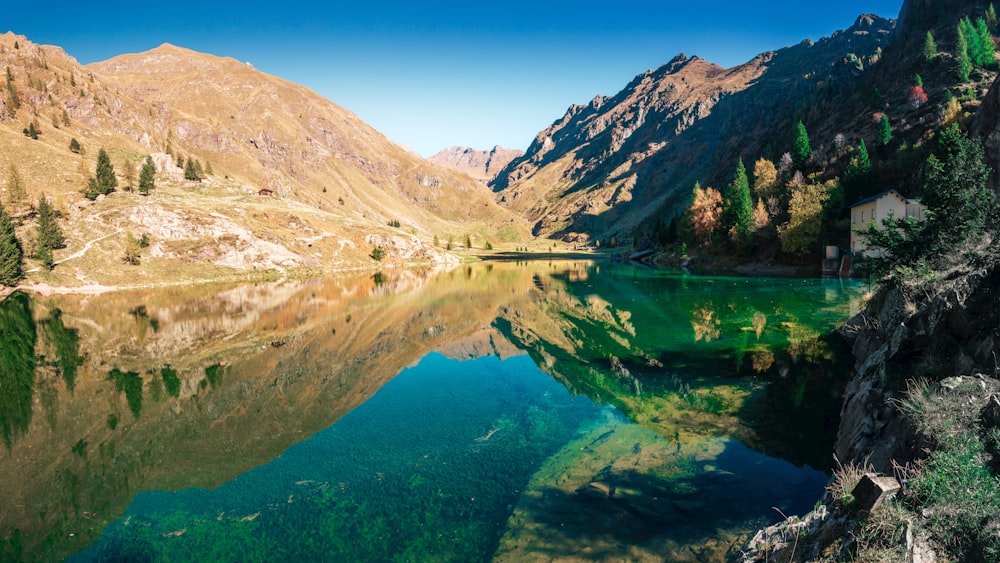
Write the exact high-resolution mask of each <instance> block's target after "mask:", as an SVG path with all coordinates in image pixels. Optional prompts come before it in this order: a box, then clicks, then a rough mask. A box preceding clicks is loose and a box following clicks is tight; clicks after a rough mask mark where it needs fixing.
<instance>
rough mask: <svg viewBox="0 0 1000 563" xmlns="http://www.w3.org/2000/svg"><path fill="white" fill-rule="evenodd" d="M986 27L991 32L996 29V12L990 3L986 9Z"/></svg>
mask: <svg viewBox="0 0 1000 563" xmlns="http://www.w3.org/2000/svg"><path fill="white" fill-rule="evenodd" d="M986 25H987V26H989V28H990V29H991V30H993V31H996V29H997V11H996V10H995V9H994V8H993V4H992V3H991V4H990V6H989V7H988V8H986Z"/></svg>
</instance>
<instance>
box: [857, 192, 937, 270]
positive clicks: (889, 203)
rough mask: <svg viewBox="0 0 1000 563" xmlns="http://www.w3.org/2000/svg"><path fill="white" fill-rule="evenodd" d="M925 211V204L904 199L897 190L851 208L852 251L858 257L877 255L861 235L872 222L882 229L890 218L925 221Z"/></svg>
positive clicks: (881, 194)
mask: <svg viewBox="0 0 1000 563" xmlns="http://www.w3.org/2000/svg"><path fill="white" fill-rule="evenodd" d="M924 209H925V208H924V206H923V204H921V203H920V202H918V201H917V200H915V199H907V198H905V197H903V196H902V195H900V193H899V192H897V191H896V190H889V191H887V192H882V193H880V194H878V195H873V196H871V197H869V198H865V199H863V200H861V201H859V202H857V203H855V204H854V205H852V206H851V251H852V252H853V253H854V254H855V255H857V256H874V255H875V254H874V253H873V252H869V251H868V250H867V249H866V248H865V239H864V237H863V236H862V235H861V234H860V233H859V231H864V230H866V229H867V228H868V223H869V222H870V221H874V222H875V225H876V226H877V227H878V228H882V221H884V220H885V219H886V218H887V217H889V216H892V217H895V218H896V219H899V220H902V219H904V218H906V217H913V218H914V219H917V220H919V221H923V219H924Z"/></svg>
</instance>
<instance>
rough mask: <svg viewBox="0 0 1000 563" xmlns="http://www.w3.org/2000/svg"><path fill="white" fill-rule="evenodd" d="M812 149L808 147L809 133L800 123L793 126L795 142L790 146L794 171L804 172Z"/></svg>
mask: <svg viewBox="0 0 1000 563" xmlns="http://www.w3.org/2000/svg"><path fill="white" fill-rule="evenodd" d="M810 154H812V148H811V147H810V146H809V132H808V131H806V126H805V124H803V123H802V122H801V121H799V122H798V123H797V124H795V141H794V143H793V145H792V159H793V162H794V163H795V169H796V170H805V166H806V162H808V161H809V155H810Z"/></svg>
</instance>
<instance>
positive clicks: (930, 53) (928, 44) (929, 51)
mask: <svg viewBox="0 0 1000 563" xmlns="http://www.w3.org/2000/svg"><path fill="white" fill-rule="evenodd" d="M937 52H938V50H937V42H936V41H934V34H933V33H931V32H929V31H928V32H927V36H926V37H924V59H926V60H927V61H928V62H929V61H931V60H932V59H933V58H934V57H936V56H937Z"/></svg>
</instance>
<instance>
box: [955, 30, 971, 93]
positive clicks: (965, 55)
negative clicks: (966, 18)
mask: <svg viewBox="0 0 1000 563" xmlns="http://www.w3.org/2000/svg"><path fill="white" fill-rule="evenodd" d="M955 57H956V58H958V79H959V80H960V81H961V82H968V81H969V74H970V73H971V72H972V59H971V57H970V56H969V39H968V38H967V37H966V36H965V30H964V29H963V27H962V24H959V25H958V41H957V42H956V43H955Z"/></svg>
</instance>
